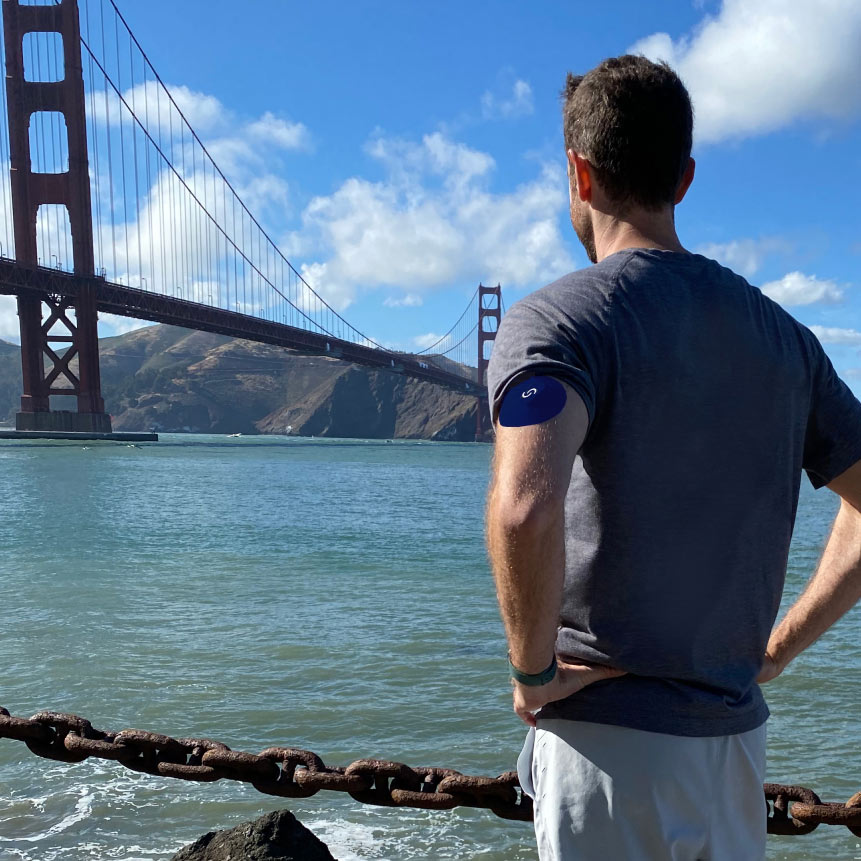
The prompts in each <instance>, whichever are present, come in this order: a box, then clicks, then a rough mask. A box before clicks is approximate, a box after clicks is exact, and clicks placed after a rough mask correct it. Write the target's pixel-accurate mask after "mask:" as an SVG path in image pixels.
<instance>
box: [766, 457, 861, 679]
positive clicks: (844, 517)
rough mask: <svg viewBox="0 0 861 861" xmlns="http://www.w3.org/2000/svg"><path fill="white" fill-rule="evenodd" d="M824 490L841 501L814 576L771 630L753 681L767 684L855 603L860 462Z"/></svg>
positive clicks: (860, 557)
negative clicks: (756, 677) (833, 493)
mask: <svg viewBox="0 0 861 861" xmlns="http://www.w3.org/2000/svg"><path fill="white" fill-rule="evenodd" d="M828 487H829V488H830V489H831V490H833V491H834V492H835V493H837V494H839V495H840V497H841V499H842V501H841V504H840V510H839V511H838V512H837V517H836V518H835V520H834V526H833V527H832V529H831V535H830V536H829V538H828V543H827V544H826V545H825V550H824V551H823V553H822V559H821V560H820V562H819V566H818V568H817V569H816V573H815V574H814V575H813V577H811V578H810V581H809V582H808V584H807V586H806V587H805V589H804V592H802V594H801V595H800V596H799V598H798V600H797V601H796V602H795V603H794V604H793V605H792V606H791V607H790V608H789V610H788V611H787V613H786V615H785V616H784V617H783V619H782V620H781V622H780V624H779V625H778V626H777V627H776V628H775V629H774V631H772V633H771V637H770V638H769V640H768V646H767V647H766V655H765V661H764V663H763V668H762V672H761V673H760V675H759V678H758V679H757V681H759V682H767V681H771V679H773V678H775V677H776V676H778V675H780V673H782V672H783V670H784V669H785V668H786V666H787V665H788V664H789V662H790V661H792V660H793V659H794V658H796V657H797V656H798V655H800V654H801V652H803V651H804V650H805V649H806V648H807V647H808V646H810V645H811V644H812V643H814V642H815V641H816V640H817V639H818V638H819V637H820V636H822V634H824V633H825V632H826V631H827V630H828V629H829V628H830V627H831V626H832V625H833V624H834V623H835V622H836V621H837V620H838V619H839V618H840V617H841V616H843V614H844V613H846V612H847V611H848V610H851V609H852V607H854V606H855V604H856V603H857V602H858V601H859V600H861V461H859V462H858V463H856V464H855V465H854V466H851V467H849V469H847V470H846V472H844V473H842V474H841V475H839V476H837V478H835V479H834V480H833V481H832V482H831V483H830V484H828Z"/></svg>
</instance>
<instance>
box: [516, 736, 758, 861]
mask: <svg viewBox="0 0 861 861" xmlns="http://www.w3.org/2000/svg"><path fill="white" fill-rule="evenodd" d="M765 737H766V729H765V724H762V726H759V727H757V728H756V729H753V730H750V731H749V732H744V733H739V734H737V735H724V736H706V737H692V736H677V735H667V734H664V733H656V732H646V731H644V730H639V729H629V728H628V727H620V726H611V725H609V724H598V723H588V722H586V721H569V720H539V721H538V728H537V730H533V729H530V730H529V734H528V735H527V737H526V743H525V744H524V746H523V752H522V753H521V754H520V758H519V759H518V761H517V771H518V775H519V777H520V783H521V785H522V786H523V788H524V790H525V791H526V792H527V793H528V794H529V795H531V796H532V797H533V799H534V800H535V836H536V837H537V839H538V856H539V858H540V859H541V861H762V859H764V858H765V837H766V832H765V829H766V817H767V815H768V807H767V805H766V801H765V795H764V794H763V789H762V784H763V781H764V779H765Z"/></svg>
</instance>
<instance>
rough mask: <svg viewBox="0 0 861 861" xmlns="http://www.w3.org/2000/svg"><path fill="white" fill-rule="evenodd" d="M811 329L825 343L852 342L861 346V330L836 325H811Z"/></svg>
mask: <svg viewBox="0 0 861 861" xmlns="http://www.w3.org/2000/svg"><path fill="white" fill-rule="evenodd" d="M810 331H811V332H813V334H814V335H816V337H817V338H819V340H820V341H821V342H822V343H823V344H851V345H854V346H861V332H859V331H858V330H857V329H840V328H837V327H836V326H811V327H810Z"/></svg>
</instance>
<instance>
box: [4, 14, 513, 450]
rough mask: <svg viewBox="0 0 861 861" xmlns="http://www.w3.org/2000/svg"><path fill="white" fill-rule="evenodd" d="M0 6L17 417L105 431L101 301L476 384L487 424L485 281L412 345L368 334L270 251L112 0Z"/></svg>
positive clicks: (496, 301) (45, 426) (474, 392)
mask: <svg viewBox="0 0 861 861" xmlns="http://www.w3.org/2000/svg"><path fill="white" fill-rule="evenodd" d="M2 8H3V31H4V40H3V48H4V64H5V69H6V87H5V88H4V89H3V91H2V95H0V98H2V101H3V105H2V107H3V112H4V114H5V116H6V117H7V119H8V122H0V176H2V182H0V198H2V202H0V218H2V222H0V293H3V294H7V295H14V296H16V297H17V308H18V317H19V325H20V334H21V361H22V388H23V394H22V397H21V410H20V412H19V413H18V414H17V416H16V428H17V430H18V431H20V432H24V433H42V434H44V433H47V434H63V433H66V434H68V433H73V434H80V433H87V434H96V435H102V434H110V432H111V422H110V416H109V415H108V414H107V413H106V411H105V406H104V401H103V399H102V395H101V384H100V375H99V353H98V331H97V320H98V314H99V312H102V313H110V314H118V315H122V316H127V317H136V318H140V319H144V320H148V321H151V322H154V323H167V324H170V325H175V326H183V327H186V328H190V329H200V330H204V331H208V332H215V333H218V334H222V335H228V336H232V337H237V338H245V339H248V340H251V341H259V342H263V343H267V344H274V345H277V346H281V347H285V348H289V349H291V350H294V351H300V352H303V353H308V354H315V355H316V354H319V355H324V356H329V357H332V358H336V359H341V360H343V361H347V362H354V363H356V364H361V365H366V366H370V367H373V368H379V369H384V370H388V371H390V372H392V373H398V374H404V375H407V376H410V377H414V378H417V379H421V380H427V381H430V382H433V383H436V384H438V385H440V386H444V387H446V388H448V389H452V390H454V391H457V392H460V393H462V394H465V395H468V396H471V397H475V398H476V403H477V409H476V433H477V436H481V435H482V434H483V433H484V432H486V429H487V428H486V423H487V409H486V399H487V390H486V386H485V372H486V368H487V359H488V356H489V349H490V348H491V347H492V342H493V339H494V337H495V334H496V330H497V327H498V325H499V321H500V318H501V315H502V313H503V311H504V308H503V304H502V294H501V289H500V287H499V286H496V287H485V286H484V285H479V286H478V288H477V289H476V290H475V292H474V294H473V295H472V298H471V299H470V301H469V303H468V305H467V307H466V309H465V310H464V311H463V313H462V314H461V315H460V316H459V317H458V318H457V321H456V322H455V323H454V324H453V325H452V326H451V328H450V329H449V330H448V331H447V332H446V334H445V335H443V336H442V337H440V338H439V339H438V340H437V341H436V342H435V343H433V344H431V345H430V346H428V347H426V348H425V349H424V350H422V351H421V352H417V353H409V352H403V351H399V350H395V349H393V348H391V347H387V346H385V345H383V344H380V343H377V342H376V341H375V340H374V339H372V338H370V337H368V336H367V335H366V334H364V333H363V332H361V331H360V330H359V329H357V328H356V327H355V326H353V325H352V324H351V323H350V322H349V321H348V320H346V319H345V318H344V317H343V316H342V315H341V314H340V313H339V312H338V311H336V310H335V309H334V308H333V307H332V305H331V304H329V303H328V302H327V301H326V300H325V299H324V298H323V296H322V295H321V293H320V291H319V290H316V289H314V287H313V286H312V285H311V284H309V283H308V281H307V280H306V279H305V278H304V277H303V275H302V274H301V273H300V271H298V270H297V269H296V268H295V267H294V266H293V265H292V264H291V262H290V261H289V260H288V259H287V258H286V257H285V256H284V254H282V253H281V251H280V250H279V248H278V246H277V244H276V243H275V242H274V241H273V239H272V237H271V236H270V234H269V233H268V232H267V231H266V229H265V228H264V227H263V226H262V224H261V223H260V221H259V220H258V219H257V218H256V217H255V215H254V214H253V213H252V212H251V210H250V209H249V207H248V206H247V205H246V204H245V202H243V200H242V198H241V197H240V194H239V193H238V191H237V188H236V187H235V185H234V184H232V183H231V181H230V179H229V178H228V177H227V176H226V174H225V173H224V172H223V171H222V170H221V169H220V168H219V166H218V164H216V161H215V160H214V158H213V156H212V154H211V153H210V151H209V150H208V149H207V147H206V145H205V144H204V142H203V140H202V139H201V137H200V136H199V135H198V134H197V133H196V132H195V130H194V129H193V128H192V126H191V125H190V123H189V121H188V119H187V117H186V115H185V114H184V113H183V111H182V110H181V107H180V105H179V104H178V101H177V99H176V98H175V97H174V95H173V94H172V93H171V90H170V88H169V87H168V86H166V85H165V83H164V81H163V80H162V79H161V77H160V76H159V75H158V73H157V72H156V70H155V68H154V67H153V65H152V63H151V62H150V60H149V58H148V57H147V55H146V53H145V52H144V50H143V48H142V47H141V45H140V44H139V43H138V41H137V39H136V38H135V36H134V34H133V33H132V31H131V29H130V28H129V26H128V24H127V23H126V20H125V19H124V17H123V16H122V14H121V13H120V11H119V9H118V8H117V6H116V5H115V3H114V0H30V2H26V3H25V2H19V0H2ZM7 177H8V179H7ZM476 349H477V359H476ZM70 396H71V397H74V398H75V399H76V407H77V409H76V410H61V409H56V408H53V406H54V405H56V403H58V402H57V401H56V400H55V401H54V405H52V400H51V399H52V398H55V399H56V398H69V397H70Z"/></svg>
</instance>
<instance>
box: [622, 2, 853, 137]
mask: <svg viewBox="0 0 861 861" xmlns="http://www.w3.org/2000/svg"><path fill="white" fill-rule="evenodd" d="M859 43H861V3H859V2H858V0H818V2H815V3H812V2H810V0H724V2H723V3H722V5H721V8H720V11H719V12H718V13H717V14H716V15H714V16H707V17H706V18H704V19H703V21H702V22H701V24H700V25H699V27H698V28H697V29H696V30H695V31H694V32H693V33H692V34H690V35H688V36H685V37H683V38H681V39H679V40H677V41H673V39H672V38H671V37H670V36H669V35H668V34H667V33H655V34H653V35H651V36H648V37H647V38H645V39H642V40H641V41H639V42H637V43H636V44H635V45H634V46H633V47H632V48H631V49H630V50H631V52H633V53H643V54H645V55H646V56H648V57H651V58H653V59H662V60H666V61H667V62H668V63H669V64H670V65H671V66H673V67H674V68H675V69H677V70H678V72H679V74H680V75H681V77H682V78H683V80H684V81H685V83H686V84H687V85H688V87H689V89H690V91H691V96H692V98H693V102H694V109H695V111H696V123H695V132H696V135H697V139H698V140H700V141H703V142H710V141H719V140H724V139H727V138H741V137H747V136H751V135H757V134H763V133H767V132H770V131H774V130H776V129H779V128H783V127H784V126H787V125H789V124H791V123H793V122H794V121H796V120H798V119H831V120H835V119H838V120H839V119H843V118H846V117H849V116H851V115H854V114H855V113H857V112H858V110H859V108H861V51H859V50H858V45H859Z"/></svg>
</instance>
